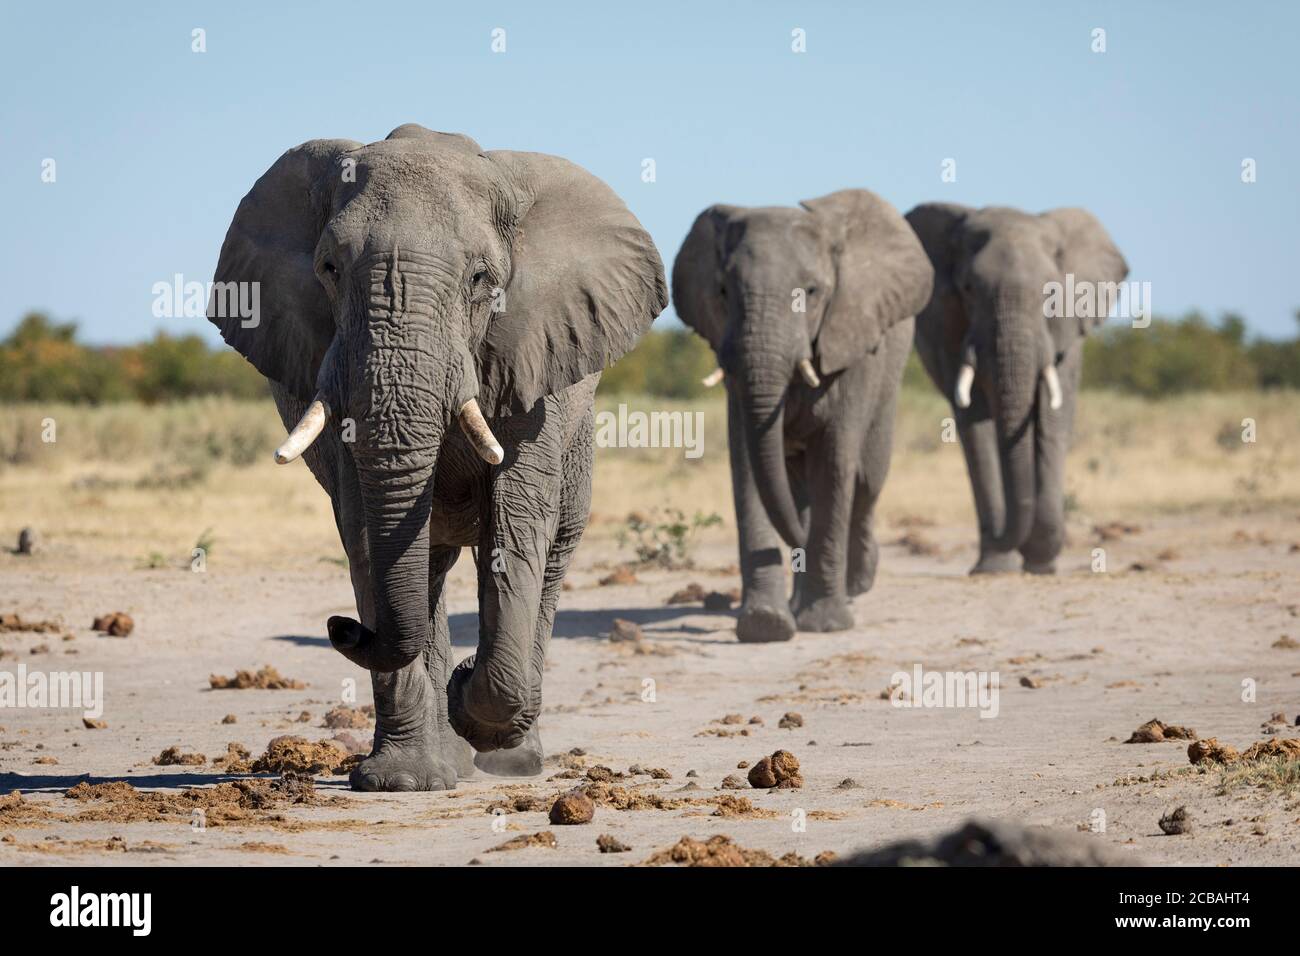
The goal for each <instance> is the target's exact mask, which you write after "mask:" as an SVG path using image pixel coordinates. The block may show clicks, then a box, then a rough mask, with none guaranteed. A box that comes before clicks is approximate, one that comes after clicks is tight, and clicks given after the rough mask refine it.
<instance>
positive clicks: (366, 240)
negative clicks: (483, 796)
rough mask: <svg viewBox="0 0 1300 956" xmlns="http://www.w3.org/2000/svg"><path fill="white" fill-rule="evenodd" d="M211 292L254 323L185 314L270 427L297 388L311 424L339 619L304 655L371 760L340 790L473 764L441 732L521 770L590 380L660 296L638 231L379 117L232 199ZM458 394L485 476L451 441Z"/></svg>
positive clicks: (443, 782) (469, 146) (588, 439)
mask: <svg viewBox="0 0 1300 956" xmlns="http://www.w3.org/2000/svg"><path fill="white" fill-rule="evenodd" d="M216 281H217V282H259V283H260V298H261V311H260V321H259V322H258V323H257V325H256V326H255V327H253V328H245V327H244V325H243V323H242V322H241V321H240V320H239V319H238V318H237V317H235V318H223V317H222V316H221V315H220V314H219V312H220V309H219V306H218V302H217V296H216V294H215V293H214V296H213V301H212V303H211V304H210V306H209V316H210V317H211V319H212V321H213V322H215V323H216V324H217V325H218V326H219V327H220V328H221V332H222V335H223V337H224V338H225V339H226V341H227V342H229V343H230V344H231V345H232V346H234V347H235V348H236V349H238V350H239V351H240V352H241V353H243V354H244V356H245V357H247V358H248V359H249V361H251V362H252V363H253V364H254V365H255V366H256V367H257V368H258V369H259V370H260V371H261V372H262V373H263V374H265V375H266V376H267V378H269V379H270V380H271V388H272V393H273V394H274V396H275V400H276V404H277V406H278V408H279V411H280V416H281V418H282V419H283V421H284V423H285V425H286V427H292V426H293V425H294V424H295V423H296V422H297V421H298V419H299V417H300V416H301V414H302V412H303V410H304V409H305V408H306V407H307V404H308V402H309V401H310V400H311V399H312V397H313V395H315V394H316V393H317V392H318V391H319V392H320V393H321V394H322V396H323V397H324V398H325V399H326V401H327V403H328V405H329V407H330V409H331V411H332V414H331V417H330V421H329V424H328V425H327V427H326V429H325V432H324V433H323V434H322V435H321V436H320V438H319V439H317V441H316V442H315V443H314V444H313V445H312V446H311V447H310V448H309V449H308V450H307V452H306V454H305V455H304V457H305V459H306V461H307V465H308V466H309V468H310V469H311V472H312V474H313V475H314V476H315V477H316V480H317V481H318V482H319V483H320V484H321V485H322V487H324V488H325V490H326V491H327V492H328V493H329V495H330V498H331V499H332V501H333V505H334V516H335V520H336V522H337V524H338V529H339V535H340V537H341V538H342V541H343V546H344V548H345V550H346V553H347V557H348V564H349V568H350V572H351V577H352V585H353V590H354V592H355V595H356V602H357V609H358V613H359V617H360V621H355V620H352V619H350V618H345V617H333V618H330V620H329V622H328V630H329V636H330V641H331V643H332V644H333V646H334V647H335V648H336V649H337V650H338V651H340V652H341V653H342V654H343V655H344V656H346V657H347V658H348V659H349V660H351V661H353V662H354V663H356V664H358V665H360V666H361V667H364V668H366V669H367V670H369V671H371V674H372V683H373V686H374V697H375V709H376V712H377V729H376V734H375V745H374V750H373V752H372V753H371V755H370V756H369V757H368V758H367V759H366V760H364V761H363V762H362V763H361V764H360V766H359V767H358V768H357V769H356V770H355V771H354V772H353V774H352V779H351V782H352V786H353V787H355V788H357V789H361V790H431V789H442V788H448V787H452V786H455V784H456V781H457V779H458V776H462V775H465V774H467V773H470V772H472V769H473V764H471V763H470V762H469V757H470V756H471V752H470V750H469V747H468V746H467V745H466V743H465V741H468V744H469V745H472V746H473V749H474V750H476V751H478V753H477V755H475V756H474V757H473V763H474V764H477V766H478V767H479V768H480V769H483V770H487V771H488V772H492V773H501V774H533V773H538V772H540V770H541V762H542V751H541V743H540V740H539V738H538V734H537V727H536V722H537V714H538V711H539V710H540V709H541V700H542V696H541V691H542V665H543V661H544V658H545V654H546V645H547V642H548V640H549V638H550V634H551V626H552V622H553V617H554V613H555V602H556V597H557V595H558V593H559V590H560V585H561V582H562V581H563V578H564V574H565V571H566V569H567V568H568V565H569V560H570V557H571V555H572V554H573V550H574V548H575V547H576V546H577V544H578V541H579V539H580V537H581V534H582V529H583V527H584V526H585V524H586V520H587V513H588V505H589V502H590V491H591V462H592V400H593V395H594V392H595V386H596V382H597V380H598V379H599V373H600V370H601V369H602V368H604V367H605V366H607V365H608V364H609V363H611V362H613V361H614V360H615V359H616V358H618V357H619V356H620V355H622V354H623V353H624V352H626V351H627V350H628V349H629V348H631V347H632V345H633V344H634V343H635V342H636V340H637V338H638V337H639V336H640V335H641V333H642V332H644V331H645V330H646V329H647V328H648V327H649V325H650V323H651V322H652V321H653V319H654V317H655V316H656V315H657V314H658V313H659V312H660V311H661V310H662V309H663V307H664V306H665V305H666V299H667V291H666V288H665V283H664V277H663V267H662V263H661V262H660V260H659V256H658V253H657V252H656V251H655V248H654V245H653V244H652V242H651V241H650V238H649V236H648V235H646V233H645V232H644V230H642V229H641V227H640V224H639V223H637V221H636V219H635V217H634V216H632V214H631V213H630V212H628V210H627V209H626V208H625V207H624V206H623V204H622V202H621V201H620V200H619V199H618V198H617V197H616V196H615V195H614V194H613V193H612V192H611V191H610V190H609V188H608V187H607V186H605V185H604V184H603V183H601V182H600V181H599V180H597V179H595V178H594V177H592V176H590V175H589V174H587V173H586V172H584V171H583V170H581V169H579V168H578V167H576V166H574V165H572V164H570V163H568V162H566V161H564V160H561V159H557V158H555V157H551V156H544V155H541V154H537V153H517V152H506V151H497V152H490V153H484V152H483V151H482V150H481V149H480V148H479V146H478V145H477V144H476V143H475V142H474V141H473V140H470V139H468V138H466V137H463V136H458V135H451V134H445V133H434V132H431V131H429V130H426V129H424V128H422V127H419V126H403V127H400V128H399V129H397V130H395V131H394V132H393V133H392V134H390V136H389V137H388V138H387V139H386V140H383V141H381V142H378V143H372V144H370V145H369V146H363V145H361V144H360V143H356V142H351V141H347V140H313V141H311V142H309V143H306V144H304V145H302V146H299V147H297V148H296V149H292V150H290V151H289V152H287V153H285V154H284V156H282V157H281V158H280V159H279V160H278V161H277V162H276V163H275V165H274V166H272V167H271V169H270V170H269V171H268V172H267V173H266V174H265V175H263V176H262V177H261V179H259V180H258V181H257V183H256V184H255V185H254V187H253V189H252V191H251V192H250V193H249V194H248V195H247V196H246V197H244V200H243V201H242V202H241V203H240V206H239V209H238V211H237V212H236V214H235V218H234V221H233V223H232V224H231V227H230V231H229V233H228V234H227V236H226V241H225V244H224V245H223V247H222V250H221V257H220V261H219V263H218V266H217V272H216ZM501 289H504V295H500V294H499V290H501ZM494 303H496V305H495V306H494ZM470 398H477V401H478V402H479V404H480V406H481V407H482V410H483V414H484V415H485V416H486V417H487V420H488V422H489V423H490V425H491V427H492V430H493V432H494V433H495V435H496V437H497V439H498V441H499V442H500V444H501V446H502V447H503V449H504V452H505V458H504V461H503V462H502V463H501V464H500V465H496V466H493V465H489V464H487V463H486V462H485V461H484V460H482V459H481V458H480V457H479V456H478V455H477V454H476V453H475V452H474V450H473V447H472V446H471V445H470V443H469V442H468V441H467V439H466V437H465V436H464V435H463V434H462V433H461V430H460V428H459V427H458V424H457V415H458V412H459V410H460V409H461V408H462V406H463V405H464V404H465V402H466V401H468V400H469V399H470ZM466 546H469V547H471V548H474V549H475V558H476V560H477V570H478V582H479V645H478V651H477V654H476V655H475V656H474V657H473V658H470V659H469V660H467V661H465V662H464V663H462V664H461V665H460V666H459V667H457V668H455V669H454V670H453V669H452V665H451V662H452V656H451V642H450V635H449V631H448V625H447V611H446V605H445V601H444V597H443V586H444V580H445V577H446V573H447V570H448V569H449V568H450V567H451V566H452V564H453V563H454V562H455V561H456V558H457V556H458V555H459V553H460V550H461V548H463V547H466ZM462 738H463V739H462Z"/></svg>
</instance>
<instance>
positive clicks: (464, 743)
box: [440, 721, 478, 780]
mask: <svg viewBox="0 0 1300 956" xmlns="http://www.w3.org/2000/svg"><path fill="white" fill-rule="evenodd" d="M440 736H441V738H442V753H443V757H444V759H446V760H447V761H449V762H450V763H451V765H452V766H453V767H455V768H456V776H457V777H459V778H460V779H461V780H466V779H468V778H469V777H472V776H474V771H475V769H476V768H477V766H478V765H477V764H476V763H475V762H474V748H473V747H471V746H470V745H469V741H468V740H466V739H465V738H464V737H462V736H461V735H460V734H458V733H456V731H454V730H452V729H451V724H449V723H446V722H445V721H444V722H443V726H442V729H441V732H440Z"/></svg>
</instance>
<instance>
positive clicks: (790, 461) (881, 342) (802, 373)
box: [672, 189, 933, 643]
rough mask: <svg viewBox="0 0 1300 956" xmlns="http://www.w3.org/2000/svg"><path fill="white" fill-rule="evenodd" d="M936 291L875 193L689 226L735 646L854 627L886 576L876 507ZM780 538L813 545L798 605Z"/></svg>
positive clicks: (799, 572)
mask: <svg viewBox="0 0 1300 956" xmlns="http://www.w3.org/2000/svg"><path fill="white" fill-rule="evenodd" d="M932 281H933V276H932V270H931V267H930V262H929V260H928V259H927V258H926V255H925V252H924V250H923V249H922V248H921V244H920V242H919V241H918V240H917V238H916V236H915V234H914V233H913V232H912V230H911V229H910V228H909V227H908V225H907V223H906V221H905V220H904V219H903V217H902V216H901V215H900V214H899V213H898V211H897V210H896V209H894V207H892V206H891V205H889V203H887V202H885V201H884V200H883V199H881V198H880V197H879V196H877V195H875V194H874V193H872V192H869V191H867V190H865V189H846V190H842V191H840V192H835V193H831V194H830V195H827V196H822V197H821V198H819V199H811V200H807V201H805V202H803V203H801V204H800V206H799V207H797V208H795V207H754V208H745V207H738V206H727V205H716V206H711V207H709V208H708V209H706V210H704V211H703V212H702V213H700V215H699V216H698V217H697V218H696V220H695V223H694V225H693V226H692V227H691V231H690V234H689V235H688V236H687V237H686V240H685V242H684V243H683V244H682V247H681V250H680V251H679V252H678V253H677V259H676V261H675V262H674V265H673V276H672V291H673V303H674V305H675V306H676V309H677V313H678V315H679V316H680V317H681V319H682V321H683V322H685V323H686V325H688V326H690V327H691V328H692V329H694V330H695V332H697V333H698V334H699V335H700V336H702V337H703V338H704V339H705V340H706V341H707V342H708V343H709V345H710V346H711V347H712V349H713V351H714V353H715V354H716V356H717V360H718V365H719V371H718V372H715V373H714V374H713V375H712V376H710V377H709V379H706V384H710V383H716V382H717V381H718V380H719V379H721V380H723V381H724V382H725V384H726V391H727V435H728V440H729V443H730V456H731V480H732V495H733V498H734V502H735V509H736V524H737V529H738V532H739V538H740V569H741V577H742V579H743V589H742V595H741V606H740V611H739V616H738V618H737V622H736V636H737V638H738V640H740V641H742V642H746V643H750V642H764V641H785V640H790V639H791V638H792V637H793V636H794V634H795V631H796V629H798V630H803V631H813V632H818V631H836V630H845V629H847V628H851V627H852V626H853V623H854V619H853V613H852V610H851V609H850V607H849V598H850V597H851V596H856V595H859V594H863V593H865V592H866V591H868V590H869V589H870V588H871V586H872V584H873V582H874V581H875V576H876V567H877V564H878V562H879V556H880V548H879V544H878V542H877V541H876V538H875V536H874V534H873V531H872V521H873V512H874V509H875V505H876V501H877V499H878V498H879V496H880V491H881V488H882V486H883V485H884V482H885V477H886V475H887V473H888V471H889V458H890V450H891V445H892V442H893V429H894V415H895V408H896V404H897V398H898V390H899V387H900V383H901V380H902V374H903V367H904V364H905V363H906V360H907V355H908V353H909V352H910V351H911V347H912V325H913V321H912V320H913V317H914V316H915V314H916V313H917V311H919V310H920V309H921V307H922V306H924V305H925V303H926V300H927V298H928V296H929V295H930V288H931V284H932ZM782 542H784V543H785V544H786V545H788V546H789V547H790V548H792V549H802V553H800V552H799V551H792V552H791V557H792V561H791V566H792V568H793V570H794V571H795V574H794V580H795V584H794V588H793V595H792V596H791V597H790V598H789V599H787V598H786V596H785V590H786V583H785V581H786V579H785V563H784V561H783V556H782V548H781V544H782ZM801 558H802V560H800V559H801Z"/></svg>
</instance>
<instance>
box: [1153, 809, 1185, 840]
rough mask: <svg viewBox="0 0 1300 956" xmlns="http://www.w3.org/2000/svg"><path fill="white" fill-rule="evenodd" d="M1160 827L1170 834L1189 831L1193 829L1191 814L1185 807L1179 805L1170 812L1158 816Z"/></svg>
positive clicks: (1176, 834) (1175, 834)
mask: <svg viewBox="0 0 1300 956" xmlns="http://www.w3.org/2000/svg"><path fill="white" fill-rule="evenodd" d="M1160 829H1161V830H1164V831H1165V833H1168V834H1169V835H1170V836H1178V835H1180V834H1183V833H1191V832H1192V829H1193V826H1192V817H1191V814H1189V813H1188V812H1187V808H1186V807H1179V808H1178V809H1177V810H1175V811H1173V812H1172V813H1166V814H1165V815H1164V816H1163V817H1161V818H1160Z"/></svg>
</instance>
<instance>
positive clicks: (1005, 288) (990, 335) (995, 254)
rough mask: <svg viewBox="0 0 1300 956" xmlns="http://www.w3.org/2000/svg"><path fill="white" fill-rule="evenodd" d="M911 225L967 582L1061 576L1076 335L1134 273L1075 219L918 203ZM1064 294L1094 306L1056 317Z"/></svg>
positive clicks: (919, 338) (1058, 213)
mask: <svg viewBox="0 0 1300 956" xmlns="http://www.w3.org/2000/svg"><path fill="white" fill-rule="evenodd" d="M907 220H908V222H910V223H911V224H912V227H913V228H914V229H915V230H916V233H917V235H918V236H920V237H921V242H922V243H923V244H924V245H925V251H926V253H927V254H928V255H929V256H930V260H931V261H932V262H933V263H934V294H933V295H932V296H931V299H930V304H929V306H927V307H926V309H925V310H924V311H923V312H922V313H921V314H920V315H919V316H917V319H916V349H917V352H918V353H919V354H920V356H921V361H922V363H923V364H924V365H925V369H926V371H927V372H928V373H929V374H930V378H931V379H933V380H934V383H935V385H937V386H938V387H939V390H940V391H941V392H943V394H944V395H946V396H947V397H948V400H949V401H950V402H951V403H952V404H953V409H954V417H955V420H956V425H957V432H958V434H959V436H960V438H961V445H962V449H963V451H964V452H965V455H966V465H967V468H968V470H969V472H970V480H971V488H972V490H973V491H974V495H975V510H976V514H977V516H978V518H979V536H980V553H979V560H978V561H977V562H976V564H975V566H974V567H973V568H972V569H971V573H972V574H979V573H991V572H1000V571H1016V570H1020V568H1021V563H1022V559H1023V568H1024V570H1025V571H1028V572H1031V573H1034V574H1052V573H1055V570H1056V557H1057V555H1058V554H1060V552H1061V545H1062V543H1063V542H1064V536H1065V496H1064V487H1063V485H1064V471H1065V456H1066V453H1067V452H1068V451H1069V446H1070V436H1071V433H1072V431H1073V429H1074V411H1075V405H1076V403H1077V399H1078V392H1079V375H1080V370H1081V368H1082V365H1083V345H1082V342H1083V336H1084V335H1085V334H1086V333H1087V332H1088V330H1089V329H1091V328H1093V327H1095V326H1097V325H1100V324H1101V323H1102V322H1103V321H1105V319H1106V314H1107V311H1108V309H1109V305H1108V299H1107V296H1106V293H1107V286H1110V287H1112V288H1113V287H1115V286H1117V284H1118V283H1121V282H1123V280H1124V278H1125V277H1126V276H1127V275H1128V265H1127V264H1126V263H1125V262H1124V257H1123V256H1122V255H1120V252H1119V250H1118V249H1117V248H1116V247H1115V244H1114V243H1113V242H1111V239H1110V236H1108V235H1107V234H1106V230H1105V229H1103V228H1102V226H1101V223H1099V222H1098V221H1097V220H1096V219H1095V218H1093V216H1092V215H1091V214H1090V213H1088V212H1085V211H1084V210H1082V209H1055V210H1052V211H1051V212H1045V213H1042V214H1040V215H1037V216H1035V215H1032V214H1030V213H1025V212H1021V211H1019V210H1017V209H1007V208H1003V207H993V206H990V207H987V208H984V209H970V208H967V207H965V206H958V205H954V204H951V203H925V204H924V205H920V206H917V207H916V208H915V209H913V210H912V211H911V212H909V213H908V214H907ZM1067 276H1072V277H1073V278H1071V279H1068V280H1067ZM1054 284H1056V285H1054ZM1063 288H1078V289H1084V288H1089V289H1091V290H1095V291H1096V292H1097V293H1098V294H1100V295H1101V296H1102V299H1101V304H1099V305H1097V306H1095V307H1094V308H1092V309H1090V310H1087V309H1085V310H1083V311H1084V312H1091V313H1093V314H1077V312H1076V310H1074V309H1072V308H1066V309H1064V310H1062V309H1060V308H1054V307H1051V306H1052V302H1053V297H1054V296H1055V297H1056V300H1057V301H1056V304H1057V305H1058V306H1059V305H1060V304H1061V302H1060V298H1059V292H1060V290H1061V289H1063ZM1064 304H1065V305H1066V306H1070V305H1071V304H1072V303H1068V302H1067V303H1064ZM1062 312H1065V313H1066V314H1061V313H1062ZM1098 312H1099V313H1100V314H1095V313H1098ZM1016 552H1019V557H1018V556H1017V554H1016Z"/></svg>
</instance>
